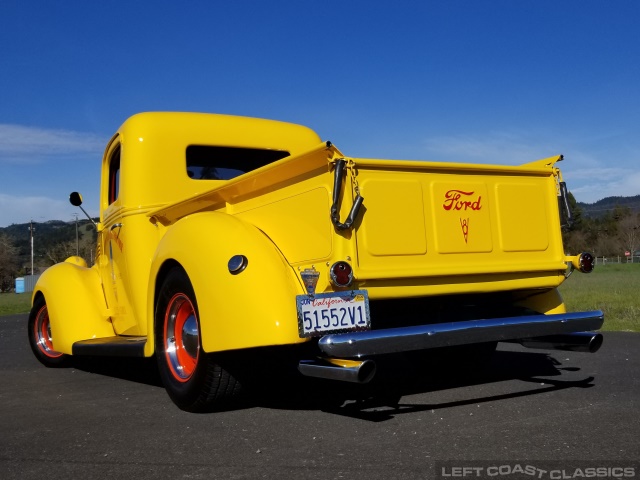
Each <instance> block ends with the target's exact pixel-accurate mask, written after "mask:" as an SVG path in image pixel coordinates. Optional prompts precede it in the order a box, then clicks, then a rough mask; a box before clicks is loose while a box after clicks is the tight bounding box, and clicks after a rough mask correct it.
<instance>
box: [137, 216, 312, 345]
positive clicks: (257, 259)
mask: <svg viewBox="0 0 640 480" xmlns="http://www.w3.org/2000/svg"><path fill="white" fill-rule="evenodd" d="M234 255H244V256H245V257H246V258H247V260H248V264H247V267H246V268H245V269H244V270H243V271H242V272H240V273H238V274H235V275H233V274H231V273H230V272H229V268H228V262H229V259H230V258H231V257H232V256H234ZM167 262H177V263H179V264H180V265H181V266H182V268H184V270H185V271H186V272H187V275H188V276H189V279H190V280H191V283H192V285H193V288H194V292H195V294H196V299H197V303H198V310H199V314H200V324H201V325H200V329H201V337H202V347H203V349H204V350H205V351H206V352H215V351H223V350H234V349H240V348H249V347H258V346H267V345H283V344H292V343H301V342H304V341H306V340H305V339H301V338H300V337H299V335H298V323H297V314H296V302H295V296H296V295H297V294H299V293H303V291H302V285H301V284H300V282H299V281H298V279H297V277H296V276H295V274H294V272H293V269H292V268H291V266H290V265H289V264H288V263H287V262H286V261H285V259H284V258H283V256H282V254H281V253H280V251H279V250H278V249H277V248H276V246H275V245H274V244H273V242H271V240H270V239H269V238H268V237H267V236H266V235H264V234H263V233H262V232H261V231H260V230H258V229H257V228H256V227H255V226H253V225H251V224H248V223H246V222H244V221H242V220H240V219H238V218H236V217H233V216H231V215H228V214H225V213H219V212H203V213H198V214H194V215H190V216H188V217H185V218H183V219H181V220H179V221H178V222H176V223H175V224H174V225H172V226H171V227H169V229H168V231H167V232H166V233H165V235H164V236H163V238H162V240H161V241H160V243H159V245H158V248H157V251H156V254H155V257H154V258H153V261H152V266H151V276H150V281H151V282H152V283H151V284H150V285H149V291H150V292H157V288H159V286H160V285H161V283H162V272H163V270H162V267H163V265H166V264H167ZM148 311H149V319H148V322H149V324H148V330H147V331H148V332H149V336H150V337H151V335H152V332H153V331H154V329H153V312H154V311H155V298H154V299H153V301H152V302H151V301H150V304H149V308H148ZM152 346H153V342H152V341H149V342H147V348H153V347H152ZM146 353H147V354H150V352H148V351H147V352H146Z"/></svg>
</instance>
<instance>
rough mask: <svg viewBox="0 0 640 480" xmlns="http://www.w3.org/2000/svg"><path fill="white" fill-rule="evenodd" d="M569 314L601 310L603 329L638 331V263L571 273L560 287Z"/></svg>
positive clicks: (639, 291)
mask: <svg viewBox="0 0 640 480" xmlns="http://www.w3.org/2000/svg"><path fill="white" fill-rule="evenodd" d="M560 292H561V293H562V298H564V301H565V303H566V304H567V309H568V310H569V311H571V312H577V311H581V310H602V311H603V312H604V327H603V330H615V331H626V332H640V263H633V264H624V263H623V264H612V265H598V267H596V269H595V270H594V271H593V273H590V274H588V275H585V274H581V273H580V272H574V273H573V275H571V277H569V279H568V280H567V281H566V282H564V283H563V284H562V286H561V287H560Z"/></svg>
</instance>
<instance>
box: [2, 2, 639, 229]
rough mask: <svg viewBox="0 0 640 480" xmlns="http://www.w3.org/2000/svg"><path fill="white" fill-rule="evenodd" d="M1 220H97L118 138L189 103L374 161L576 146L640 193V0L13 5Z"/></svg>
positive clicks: (501, 155) (580, 168)
mask: <svg viewBox="0 0 640 480" xmlns="http://www.w3.org/2000/svg"><path fill="white" fill-rule="evenodd" d="M0 18H1V19H2V28H1V29H0V227H2V226H7V225H10V224H11V223H23V222H28V221H29V220H31V219H33V220H34V221H37V222H41V221H45V220H51V219H60V220H71V219H72V218H73V214H74V213H75V212H77V210H76V209H75V208H74V207H72V206H71V205H69V204H68V202H67V198H68V194H69V192H71V191H73V190H79V191H81V192H82V193H83V195H84V198H85V208H87V209H88V210H89V212H90V213H91V214H93V215H97V213H98V212H97V207H98V197H97V193H98V185H99V165H100V159H101V155H102V151H103V148H104V145H105V143H106V142H107V140H108V139H109V138H110V137H111V135H112V134H113V132H114V131H115V130H116V129H117V128H118V126H119V125H120V124H121V123H122V122H123V121H124V120H125V119H126V118H127V117H128V116H130V115H132V114H134V113H137V112H140V111H149V110H179V111H202V112H215V113H227V114H234V115H248V116H257V117H265V118H273V119H277V120H283V121H290V122H294V123H301V124H304V125H307V126H309V127H311V128H313V129H314V130H316V131H317V132H318V133H319V134H320V136H321V137H323V138H324V139H327V140H331V141H333V142H334V143H335V144H336V145H337V146H338V148H340V149H341V150H342V151H343V152H344V153H345V154H346V155H349V156H354V157H376V158H400V159H425V160H443V161H452V162H455V161H458V162H473V163H478V162H486V163H496V164H519V163H525V162H528V161H532V160H536V159H538V158H544V157H548V156H551V155H555V154H559V153H562V154H564V155H565V158H566V160H565V161H564V162H563V163H562V164H560V166H561V167H562V169H563V173H564V176H565V180H566V181H567V183H568V186H569V189H570V190H571V191H572V192H573V193H574V195H575V196H576V198H577V199H578V200H579V201H584V202H594V201H597V200H598V199H600V198H603V197H607V196H612V195H625V196H626V195H637V194H640V168H639V167H640V135H639V133H640V35H638V25H639V24H640V2H638V1H635V0H620V1H612V2H604V1H592V0H575V1H574V0H567V1H563V0H552V1H548V0H466V1H463V0H441V1H429V0H423V1H407V2H403V1H397V2H388V1H387V2H379V1H376V0H369V1H359V0H341V1H333V0H323V1H315V0H307V1H304V0H298V1H277V0H272V1H270V2H257V1H256V2H249V1H241V0H240V1H225V2H221V1H216V0H208V1H198V0H195V1H190V2H178V1H171V2H169V1H133V0H129V1H110V0H102V1H101V2H91V1H86V0H83V1H76V0H67V1H65V2H49V1H45V0H41V1H33V0H2V2H1V3H0Z"/></svg>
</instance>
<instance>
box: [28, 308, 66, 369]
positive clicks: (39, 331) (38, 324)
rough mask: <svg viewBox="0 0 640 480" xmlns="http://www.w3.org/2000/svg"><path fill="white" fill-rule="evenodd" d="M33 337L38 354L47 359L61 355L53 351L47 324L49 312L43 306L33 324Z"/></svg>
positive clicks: (49, 328)
mask: <svg viewBox="0 0 640 480" xmlns="http://www.w3.org/2000/svg"><path fill="white" fill-rule="evenodd" d="M33 335H34V338H35V341H36V345H37V347H38V350H40V353H42V354H43V355H45V356H47V357H49V358H59V357H61V356H62V353H60V352H56V351H55V350H54V349H53V341H52V340H51V324H50V323H49V311H48V310H47V306H46V305H44V306H43V307H42V308H41V309H40V310H38V313H37V314H36V321H35V322H34V323H33Z"/></svg>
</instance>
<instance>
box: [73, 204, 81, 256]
mask: <svg viewBox="0 0 640 480" xmlns="http://www.w3.org/2000/svg"><path fill="white" fill-rule="evenodd" d="M74 215H75V217H76V257H79V256H80V239H79V237H78V214H77V213H74Z"/></svg>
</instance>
